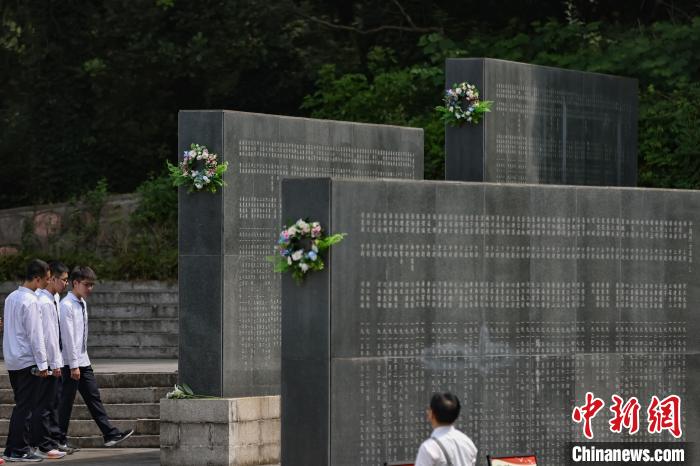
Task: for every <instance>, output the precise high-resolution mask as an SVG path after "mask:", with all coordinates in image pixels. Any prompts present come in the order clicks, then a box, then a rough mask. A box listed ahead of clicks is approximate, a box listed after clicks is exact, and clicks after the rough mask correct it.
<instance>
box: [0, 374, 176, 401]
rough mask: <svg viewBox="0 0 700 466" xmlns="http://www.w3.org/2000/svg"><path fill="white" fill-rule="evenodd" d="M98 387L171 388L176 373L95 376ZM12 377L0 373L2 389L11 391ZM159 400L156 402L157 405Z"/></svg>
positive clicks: (0, 387)
mask: <svg viewBox="0 0 700 466" xmlns="http://www.w3.org/2000/svg"><path fill="white" fill-rule="evenodd" d="M95 377H96V378H97V385H98V386H99V387H100V390H102V389H103V388H143V387H162V388H170V387H172V386H173V385H175V384H176V383H177V373H175V372H117V373H100V372H97V373H96V374H95ZM11 388H12V386H11V385H10V376H9V375H8V374H7V373H6V372H5V373H0V389H11ZM157 402H158V400H156V403H157Z"/></svg>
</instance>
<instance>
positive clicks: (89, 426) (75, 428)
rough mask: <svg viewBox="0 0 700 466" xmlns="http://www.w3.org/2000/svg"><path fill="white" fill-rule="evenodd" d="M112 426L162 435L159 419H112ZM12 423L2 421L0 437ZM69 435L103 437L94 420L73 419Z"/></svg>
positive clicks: (145, 433) (138, 432) (141, 433)
mask: <svg viewBox="0 0 700 466" xmlns="http://www.w3.org/2000/svg"><path fill="white" fill-rule="evenodd" d="M111 421H112V424H114V426H115V427H116V428H117V429H119V430H126V429H134V431H135V432H136V433H137V434H140V435H160V428H159V424H160V422H159V421H158V419H138V420H133V419H111ZM9 426H10V421H9V420H7V419H0V435H7V429H8V428H9ZM68 434H69V435H71V436H75V437H92V436H96V435H101V432H100V429H99V428H98V427H97V424H95V421H93V420H92V419H89V420H80V419H71V421H70V424H69V426H68Z"/></svg>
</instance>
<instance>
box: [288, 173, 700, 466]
mask: <svg viewBox="0 0 700 466" xmlns="http://www.w3.org/2000/svg"><path fill="white" fill-rule="evenodd" d="M282 212H283V216H289V217H291V218H295V217H299V216H310V217H312V218H314V219H316V220H318V221H320V222H321V223H322V224H324V225H327V228H328V231H330V232H332V233H340V232H344V233H347V234H348V235H347V237H346V238H345V240H344V241H343V242H342V243H340V244H338V245H336V246H334V247H333V248H332V249H331V251H330V253H329V257H328V260H327V262H326V270H324V271H323V272H319V273H313V274H311V275H309V277H308V278H307V279H306V281H305V282H304V283H303V284H302V285H301V286H300V285H297V284H296V283H295V282H293V281H292V280H291V278H289V277H285V278H284V280H283V282H282V464H287V465H291V466H294V465H301V464H304V465H306V464H314V465H334V466H344V465H348V466H350V465H353V466H364V465H376V464H383V463H384V462H388V463H391V462H395V461H404V460H411V459H413V458H415V454H416V452H417V449H418V447H419V445H420V443H421V442H422V440H424V439H425V438H427V436H428V435H429V433H430V431H429V426H428V424H427V422H426V420H425V408H426V405H427V403H428V400H429V397H430V395H431V393H432V392H434V391H452V392H454V393H456V394H457V395H458V396H459V397H460V399H461V400H462V406H463V408H462V416H461V418H460V420H459V423H458V427H459V428H460V429H462V430H464V431H465V432H466V433H467V435H469V436H470V437H471V438H472V439H473V440H474V442H475V444H476V446H477V448H478V449H479V452H480V458H479V460H478V461H477V464H485V455H486V454H492V455H495V454H507V453H513V452H526V451H534V452H536V453H537V456H538V460H540V461H541V463H540V461H538V464H544V465H552V466H556V465H562V464H566V460H567V455H570V450H569V451H568V452H567V443H568V442H573V441H585V438H584V437H583V435H582V426H581V425H579V424H575V423H574V422H573V421H572V418H571V414H572V410H573V408H574V406H582V405H583V404H584V401H585V395H586V392H592V393H593V394H594V395H595V396H596V397H598V398H601V399H602V400H604V402H605V403H606V404H605V408H604V410H603V411H601V413H600V414H599V415H598V416H597V417H595V418H594V419H593V432H594V440H595V441H618V442H619V441H634V440H646V441H654V442H660V441H669V440H675V439H674V438H673V437H672V436H671V435H670V434H669V433H668V432H662V433H660V434H650V433H648V432H647V430H646V429H647V418H646V413H647V411H646V410H647V408H648V406H649V403H650V401H651V397H652V396H654V395H656V396H658V397H659V398H660V399H663V398H665V397H667V396H669V395H672V394H673V395H678V396H680V397H681V399H682V405H681V426H682V429H683V435H682V437H681V438H680V439H679V440H680V441H692V440H693V439H697V438H699V437H700V388H698V385H697V383H695V382H696V381H697V380H698V378H699V377H700V374H698V370H699V369H700V368H699V367H698V361H699V360H700V354H699V350H700V338H698V335H700V318H698V317H699V314H698V306H699V305H700V272H699V271H698V268H697V267H696V266H695V264H694V263H695V262H696V261H697V255H698V253H697V246H696V244H697V240H696V239H695V238H697V236H698V234H699V231H698V230H699V228H700V191H674V190H648V189H636V188H610V187H606V188H600V187H575V186H569V187H565V186H543V185H499V184H490V183H456V182H442V183H440V182H427V181H393V180H386V181H384V180H382V181H346V180H332V179H316V180H309V179H306V180H302V179H289V180H284V181H283V182H282ZM613 394H618V395H620V396H622V397H623V398H624V399H625V400H627V399H629V398H630V397H633V396H634V397H637V398H638V399H639V403H640V405H641V410H640V417H639V422H640V432H638V433H637V434H635V435H634V436H630V435H627V434H618V433H613V432H611V431H610V430H609V428H608V421H609V420H610V416H611V412H610V411H609V407H610V406H611V405H612V399H611V396H612V395H613ZM300 425H304V426H313V429H300V428H299V426H300Z"/></svg>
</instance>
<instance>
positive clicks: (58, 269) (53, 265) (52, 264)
mask: <svg viewBox="0 0 700 466" xmlns="http://www.w3.org/2000/svg"><path fill="white" fill-rule="evenodd" d="M49 269H50V270H51V275H52V276H54V277H60V276H61V274H62V273H68V267H66V264H64V263H63V262H61V261H49Z"/></svg>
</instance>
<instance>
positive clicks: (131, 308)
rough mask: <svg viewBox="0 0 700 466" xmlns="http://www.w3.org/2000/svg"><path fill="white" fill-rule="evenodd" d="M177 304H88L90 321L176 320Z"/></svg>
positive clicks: (120, 302)
mask: <svg viewBox="0 0 700 466" xmlns="http://www.w3.org/2000/svg"><path fill="white" fill-rule="evenodd" d="M177 308H178V306H177V303H175V304H166V303H154V304H138V303H124V302H122V301H113V302H111V303H109V304H97V305H93V303H92V302H90V303H88V312H89V316H90V319H94V318H97V319H159V318H171V319H177V315H178V313H177Z"/></svg>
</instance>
